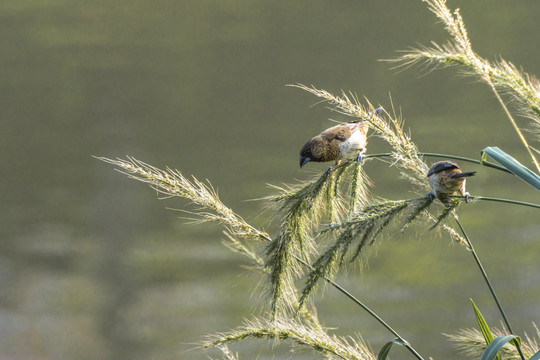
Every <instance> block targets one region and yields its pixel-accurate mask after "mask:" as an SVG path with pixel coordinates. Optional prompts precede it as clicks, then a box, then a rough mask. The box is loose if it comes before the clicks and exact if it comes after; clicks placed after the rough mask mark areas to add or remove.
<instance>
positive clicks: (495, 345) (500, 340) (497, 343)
mask: <svg viewBox="0 0 540 360" xmlns="http://www.w3.org/2000/svg"><path fill="white" fill-rule="evenodd" d="M510 341H517V342H519V343H521V340H520V338H519V336H516V335H504V336H499V337H496V338H495V339H494V340H493V341H492V342H491V343H490V344H489V345H488V346H487V347H486V350H484V353H483V354H482V358H481V359H480V360H493V359H495V357H500V355H499V350H501V349H502V347H503V346H504V345H505V344H506V343H508V342H510Z"/></svg>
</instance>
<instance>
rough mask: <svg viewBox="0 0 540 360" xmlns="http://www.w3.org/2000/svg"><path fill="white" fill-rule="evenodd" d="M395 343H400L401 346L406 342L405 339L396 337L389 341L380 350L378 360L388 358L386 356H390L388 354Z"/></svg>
mask: <svg viewBox="0 0 540 360" xmlns="http://www.w3.org/2000/svg"><path fill="white" fill-rule="evenodd" d="M394 344H398V345H401V346H403V345H405V343H403V341H401V340H399V339H394V340H392V341H389V342H387V343H386V344H384V346H383V347H382V348H381V350H380V351H379V354H378V355H377V360H386V358H387V357H388V354H389V353H390V349H391V348H392V345H394Z"/></svg>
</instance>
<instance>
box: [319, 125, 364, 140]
mask: <svg viewBox="0 0 540 360" xmlns="http://www.w3.org/2000/svg"><path fill="white" fill-rule="evenodd" d="M357 127H358V124H353V123H345V124H339V125H336V126H333V127H331V128H329V129H326V130H324V131H323V132H322V133H321V137H322V138H323V139H324V140H326V141H333V140H338V141H345V140H347V139H348V138H350V137H351V135H352V133H353V132H354V131H355V130H356V128H357Z"/></svg>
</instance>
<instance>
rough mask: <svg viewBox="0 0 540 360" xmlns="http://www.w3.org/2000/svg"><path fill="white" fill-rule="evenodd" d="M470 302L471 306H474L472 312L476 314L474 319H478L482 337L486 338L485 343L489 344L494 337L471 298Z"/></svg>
mask: <svg viewBox="0 0 540 360" xmlns="http://www.w3.org/2000/svg"><path fill="white" fill-rule="evenodd" d="M471 303H472V306H473V308H474V314H475V315H476V321H478V325H479V326H480V330H482V335H484V339H485V340H486V344H489V343H490V342H492V341H493V339H494V336H493V333H492V332H491V330H490V328H489V326H488V324H487V323H486V320H485V319H484V317H483V316H482V313H481V312H480V310H478V308H477V307H476V304H475V303H474V301H473V299H471Z"/></svg>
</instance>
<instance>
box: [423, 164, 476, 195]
mask: <svg viewBox="0 0 540 360" xmlns="http://www.w3.org/2000/svg"><path fill="white" fill-rule="evenodd" d="M474 174H476V171H470V172H462V171H461V169H460V168H459V166H458V164H456V163H455V162H453V161H439V162H436V163H435V164H433V165H432V166H431V168H430V169H429V171H428V174H427V177H428V179H429V185H430V186H431V188H432V189H433V191H430V192H429V197H430V199H431V200H433V199H435V198H437V199H439V200H440V201H441V202H442V203H443V204H448V203H449V202H450V197H449V196H450V195H453V194H455V193H457V192H459V194H460V195H461V196H464V197H465V202H469V196H470V195H469V193H468V192H467V191H466V190H465V179H466V178H468V177H470V176H473V175H474Z"/></svg>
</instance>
